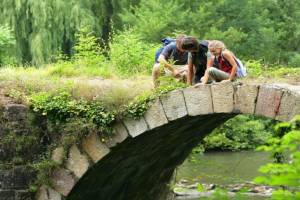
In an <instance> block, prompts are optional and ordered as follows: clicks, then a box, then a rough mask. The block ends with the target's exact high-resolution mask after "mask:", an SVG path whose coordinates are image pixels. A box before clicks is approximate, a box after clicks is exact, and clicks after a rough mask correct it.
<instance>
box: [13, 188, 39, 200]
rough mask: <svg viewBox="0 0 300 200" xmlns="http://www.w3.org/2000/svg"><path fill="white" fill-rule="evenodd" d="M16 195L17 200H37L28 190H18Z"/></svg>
mask: <svg viewBox="0 0 300 200" xmlns="http://www.w3.org/2000/svg"><path fill="white" fill-rule="evenodd" d="M15 193H16V196H15V200H35V198H34V195H33V193H31V192H28V191H27V190H17V191H15Z"/></svg>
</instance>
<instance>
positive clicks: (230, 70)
mask: <svg viewBox="0 0 300 200" xmlns="http://www.w3.org/2000/svg"><path fill="white" fill-rule="evenodd" d="M208 49H209V51H210V53H211V55H212V56H211V58H210V59H209V60H208V63H207V69H206V71H205V75H204V76H203V78H202V79H201V83H203V84H206V83H207V82H208V81H216V82H220V81H233V80H234V79H235V77H236V74H237V70H238V63H237V62H238V61H237V60H238V59H237V58H235V55H234V54H233V53H232V52H231V51H229V50H228V49H226V47H225V44H224V43H223V42H221V41H219V40H213V41H211V42H210V43H209V45H208Z"/></svg>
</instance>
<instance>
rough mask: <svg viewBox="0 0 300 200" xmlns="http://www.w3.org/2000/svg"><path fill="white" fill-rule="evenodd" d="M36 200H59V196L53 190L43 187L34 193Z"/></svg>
mask: <svg viewBox="0 0 300 200" xmlns="http://www.w3.org/2000/svg"><path fill="white" fill-rule="evenodd" d="M35 199H36V200H61V199H62V198H61V195H60V194H59V193H58V192H56V191H55V190H53V189H51V188H49V187H48V186H45V185H43V186H42V187H40V188H39V190H38V192H37V193H36V198H35Z"/></svg>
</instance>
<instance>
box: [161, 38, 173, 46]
mask: <svg viewBox="0 0 300 200" xmlns="http://www.w3.org/2000/svg"><path fill="white" fill-rule="evenodd" d="M175 41H176V40H175V39H173V38H169V37H167V38H163V39H162V40H161V43H162V44H163V46H167V45H168V44H170V43H171V42H175Z"/></svg>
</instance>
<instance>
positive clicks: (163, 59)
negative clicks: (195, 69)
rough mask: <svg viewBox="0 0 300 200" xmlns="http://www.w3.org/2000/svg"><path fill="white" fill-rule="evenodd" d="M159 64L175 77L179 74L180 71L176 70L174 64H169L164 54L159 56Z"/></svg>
mask: <svg viewBox="0 0 300 200" xmlns="http://www.w3.org/2000/svg"><path fill="white" fill-rule="evenodd" d="M158 62H159V63H160V64H162V66H164V67H165V68H167V69H168V70H170V71H171V72H172V74H173V76H177V75H178V74H179V72H178V70H177V69H175V68H174V67H173V65H172V64H170V63H168V61H167V59H166V57H165V56H164V55H163V54H160V55H159V57H158Z"/></svg>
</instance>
